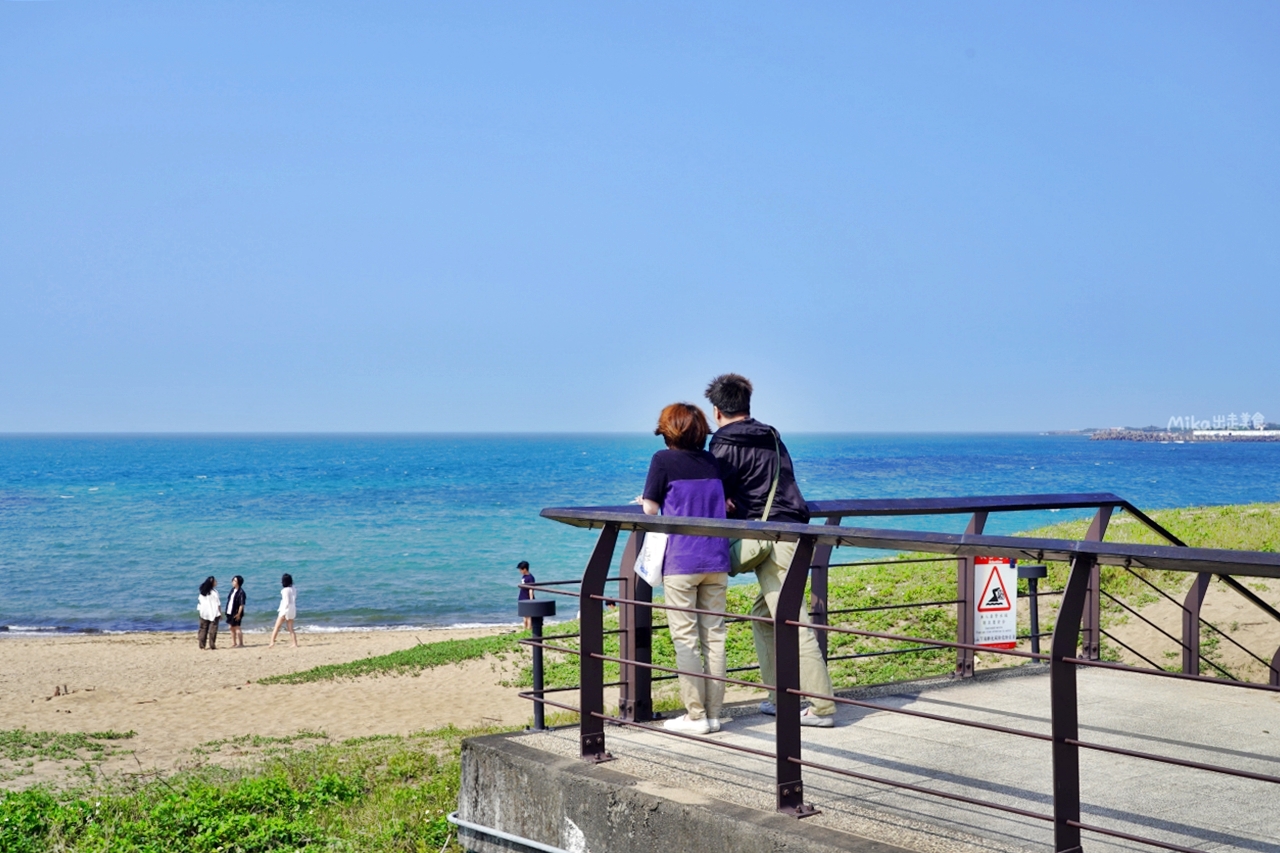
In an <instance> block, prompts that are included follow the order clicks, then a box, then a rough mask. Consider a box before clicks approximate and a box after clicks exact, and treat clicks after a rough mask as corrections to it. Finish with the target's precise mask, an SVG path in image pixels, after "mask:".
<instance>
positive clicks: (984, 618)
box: [973, 557, 1018, 649]
mask: <svg viewBox="0 0 1280 853" xmlns="http://www.w3.org/2000/svg"><path fill="white" fill-rule="evenodd" d="M973 594H974V600H973V609H974V620H973V641H974V642H975V643H976V644H978V645H980V646H990V647H991V648H993V649H1012V648H1013V647H1015V646H1016V645H1017V644H1018V570H1017V564H1016V561H1014V560H1008V559H1005V558H1004V557H974V558H973Z"/></svg>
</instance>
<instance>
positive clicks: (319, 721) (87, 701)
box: [0, 628, 531, 786]
mask: <svg viewBox="0 0 1280 853" xmlns="http://www.w3.org/2000/svg"><path fill="white" fill-rule="evenodd" d="M508 630H512V629H511V628H491V629H437V630H414V631H349V632H337V633H323V634H300V635H299V644H300V645H299V647H298V648H296V649H295V648H293V647H292V646H291V645H289V643H288V639H287V636H286V637H284V638H283V640H282V642H277V644H276V646H275V647H274V648H269V647H268V646H267V643H268V639H269V638H268V636H267V635H265V634H248V635H246V638H245V642H246V647H245V648H243V649H233V648H231V646H230V637H229V636H228V635H226V633H225V632H222V633H221V634H220V636H219V647H218V649H217V650H216V651H202V650H200V649H199V648H198V646H197V644H196V635H195V631H191V632H190V633H181V634H163V633H147V634H115V635H62V636H53V637H22V636H15V637H3V638H2V639H0V729H17V728H23V727H25V728H28V729H30V730H33V731H59V732H71V731H75V732H96V731H106V730H115V731H130V730H132V731H135V732H137V735H136V736H135V737H133V738H131V739H129V740H128V741H124V742H121V745H122V747H123V748H126V749H129V750H132V751H133V754H132V755H130V756H128V757H127V758H123V759H119V758H118V759H115V760H113V761H111V762H108V763H107V764H106V765H104V770H105V771H107V772H110V771H111V770H113V769H115V770H121V771H125V770H134V771H137V770H144V771H149V770H168V769H173V768H176V767H180V766H184V765H185V764H187V763H190V762H191V761H192V760H193V754H192V752H191V750H192V749H193V748H194V747H197V746H199V745H201V744H204V743H208V742H209V741H215V740H224V739H230V738H235V737H238V736H242V735H249V734H252V735H263V736H267V737H284V736H288V735H293V734H296V733H298V732H299V731H317V732H324V733H325V734H327V735H328V736H329V737H330V738H334V739H345V738H352V737H360V736H367V735H378V734H408V733H410V732H414V731H420V730H423V729H432V728H436V727H439V726H445V725H449V724H453V725H456V726H459V727H462V728H470V727H476V726H482V725H520V724H522V723H525V722H526V721H528V720H529V718H530V714H531V710H530V706H529V703H528V702H526V701H524V700H522V699H520V698H519V697H518V696H517V690H516V689H515V688H512V687H504V686H502V685H501V684H500V683H499V682H501V681H502V680H503V679H504V678H506V677H508V676H509V675H510V674H511V673H513V672H514V668H515V661H514V660H509V661H507V662H505V663H504V662H501V661H497V660H492V659H483V660H476V661H468V662H466V663H463V664H458V665H451V666H442V667H437V668H435V669H430V670H425V671H423V672H422V673H421V674H419V675H416V676H412V675H410V676H380V677H368V678H360V679H355V680H339V681H321V682H313V683H308V684H270V685H266V684H258V683H257V680H258V679H260V678H264V677H266V676H271V675H278V674H283V673H289V672H297V671H300V670H305V669H309V668H311V667H314V666H319V665H321V664H329V663H340V662H345V661H351V660H357V659H359V658H364V657H369V656H371V655H381V654H387V653H389V652H393V651H397V650H399V649H405V648H408V647H411V646H413V645H415V644H417V643H418V642H419V641H421V642H426V643H430V642H437V641H440V640H445V639H456V638H464V637H475V636H481V635H485V634H495V633H500V632H502V631H508ZM2 636H3V635H0V637H2ZM55 693H57V694H58V695H54V694H55ZM35 770H36V772H35V773H34V774H33V775H25V776H24V777H23V778H22V779H21V780H19V781H18V782H17V783H16V784H19V785H21V786H26V785H29V784H31V783H32V782H33V781H38V780H40V779H41V778H50V779H52V778H54V777H56V776H58V775H61V774H62V773H65V768H63V767H58V766H54V765H52V764H50V766H48V767H37V768H35Z"/></svg>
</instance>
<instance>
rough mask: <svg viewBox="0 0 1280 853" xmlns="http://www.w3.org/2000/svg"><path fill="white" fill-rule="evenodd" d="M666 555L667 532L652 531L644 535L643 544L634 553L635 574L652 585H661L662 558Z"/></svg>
mask: <svg viewBox="0 0 1280 853" xmlns="http://www.w3.org/2000/svg"><path fill="white" fill-rule="evenodd" d="M666 555H667V534H665V533H654V532H652V531H650V532H648V533H646V534H645V535H644V545H643V547H641V548H640V553H639V554H637V555H636V576H637V577H639V578H642V579H643V580H644V582H645V583H647V584H649V586H652V587H659V586H662V560H663V558H665V557H666Z"/></svg>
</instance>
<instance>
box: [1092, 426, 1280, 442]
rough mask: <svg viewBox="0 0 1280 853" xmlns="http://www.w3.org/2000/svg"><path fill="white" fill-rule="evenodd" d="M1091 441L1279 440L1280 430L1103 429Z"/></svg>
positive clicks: (1094, 434) (1093, 435)
mask: <svg viewBox="0 0 1280 853" xmlns="http://www.w3.org/2000/svg"><path fill="white" fill-rule="evenodd" d="M1089 438H1090V439H1092V440H1093V441H1154V442H1161V443H1167V442H1170V441H1178V442H1185V441H1197V442H1199V441H1248V442H1259V441H1280V430H1270V429H1268V430H1180V431H1178V432H1164V431H1159V432H1157V431H1152V430H1143V429H1103V430H1098V431H1097V432H1095V433H1093V434H1092V435H1090V436H1089Z"/></svg>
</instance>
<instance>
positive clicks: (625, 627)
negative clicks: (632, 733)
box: [618, 530, 653, 723]
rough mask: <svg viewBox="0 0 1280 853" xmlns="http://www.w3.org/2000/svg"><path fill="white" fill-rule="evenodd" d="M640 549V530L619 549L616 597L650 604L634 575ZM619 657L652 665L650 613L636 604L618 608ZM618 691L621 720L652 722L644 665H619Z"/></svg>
mask: <svg viewBox="0 0 1280 853" xmlns="http://www.w3.org/2000/svg"><path fill="white" fill-rule="evenodd" d="M643 547H644V531H641V530H636V531H633V532H632V533H631V535H630V536H628V537H627V544H626V545H625V546H624V547H623V549H622V572H621V576H622V583H621V589H620V590H619V594H618V597H619V598H628V599H632V600H634V601H644V602H650V601H653V587H651V586H649V584H647V583H645V582H644V580H643V579H642V578H640V577H638V576H637V575H636V556H637V555H638V554H639V553H640V549H641V548H643ZM618 628H619V630H620V631H621V632H622V633H621V634H620V635H619V636H620V642H619V646H620V650H621V652H622V654H621V657H622V658H624V659H625V660H633V661H638V662H639V663H652V662H653V648H652V646H653V611H652V610H650V609H649V608H648V607H643V606H640V605H637V604H622V605H620V606H619V607H618ZM619 680H620V681H621V685H620V687H619V691H618V706H619V707H618V714H619V716H621V717H622V718H623V719H624V720H630V721H631V722H633V723H644V722H648V721H649V720H652V719H653V698H652V693H653V670H651V669H649V668H648V667H645V666H636V665H635V664H630V663H624V664H622V665H621V677H620V679H619Z"/></svg>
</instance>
